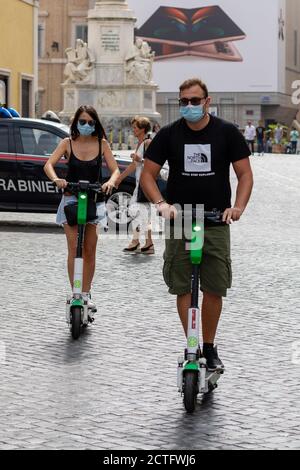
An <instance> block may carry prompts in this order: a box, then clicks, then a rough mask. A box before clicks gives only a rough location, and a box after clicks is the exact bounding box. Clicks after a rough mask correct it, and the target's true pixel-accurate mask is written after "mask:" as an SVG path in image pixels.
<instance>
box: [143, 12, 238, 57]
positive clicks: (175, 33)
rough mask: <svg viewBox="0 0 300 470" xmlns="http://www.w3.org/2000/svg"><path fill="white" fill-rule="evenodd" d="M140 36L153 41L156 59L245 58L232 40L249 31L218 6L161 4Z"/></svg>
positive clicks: (150, 41)
mask: <svg viewBox="0 0 300 470" xmlns="http://www.w3.org/2000/svg"><path fill="white" fill-rule="evenodd" d="M136 36H138V37H141V38H143V39H145V40H147V41H148V42H149V44H150V45H151V47H152V49H153V50H154V51H155V53H156V60H160V59H164V58H169V57H178V56H185V55H195V56H202V57H213V58H216V59H220V60H242V57H241V56H240V55H239V54H238V53H237V50H236V49H234V48H233V45H232V44H231V43H230V41H237V40H239V39H244V38H245V33H244V32H243V31H242V30H241V29H240V28H239V27H238V26H237V25H236V24H235V23H234V22H233V21H232V20H231V19H230V18H229V16H227V15H226V14H225V12H224V11H223V10H222V9H221V8H220V7H218V6H208V7H202V8H191V9H187V8H175V7H159V8H158V9H157V10H156V12H155V13H154V14H153V15H152V16H151V17H150V18H149V19H148V20H147V21H146V23H144V24H143V25H142V26H141V27H140V28H138V29H137V30H136Z"/></svg>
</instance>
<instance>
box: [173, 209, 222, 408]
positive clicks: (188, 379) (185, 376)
mask: <svg viewBox="0 0 300 470" xmlns="http://www.w3.org/2000/svg"><path fill="white" fill-rule="evenodd" d="M184 215H185V217H186V212H185V214H184ZM189 219H192V220H191V222H192V239H191V241H190V244H189V246H188V249H189V251H190V257H191V262H192V266H193V271H192V302H191V308H190V309H189V312H188V333H187V348H186V350H185V354H184V357H179V358H178V369H177V385H178V391H179V392H180V393H181V395H183V402H184V406H185V409H186V411H187V412H188V413H193V412H194V410H195V406H196V402H197V395H198V394H199V393H200V394H208V393H210V392H212V391H213V390H214V389H215V388H217V386H218V385H217V382H218V380H219V379H220V377H221V375H222V374H223V373H224V370H216V371H214V372H209V371H208V370H207V365H206V359H205V358H204V357H203V355H202V352H201V349H200V346H199V332H200V309H199V272H200V265H201V261H202V253H203V244H204V220H205V219H206V220H208V221H210V222H213V223H215V224H220V223H222V213H221V212H220V211H216V210H214V211H213V212H204V211H202V214H201V215H200V216H199V213H197V210H196V209H194V210H193V211H192V217H189Z"/></svg>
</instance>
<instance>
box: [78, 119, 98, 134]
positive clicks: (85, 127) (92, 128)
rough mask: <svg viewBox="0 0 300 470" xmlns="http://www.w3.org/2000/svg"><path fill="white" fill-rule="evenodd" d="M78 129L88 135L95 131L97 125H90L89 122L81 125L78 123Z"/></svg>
mask: <svg viewBox="0 0 300 470" xmlns="http://www.w3.org/2000/svg"><path fill="white" fill-rule="evenodd" d="M77 129H78V130H79V133H80V135H83V136H88V135H92V134H93V132H95V126H90V125H89V124H84V125H81V124H79V122H78V123H77Z"/></svg>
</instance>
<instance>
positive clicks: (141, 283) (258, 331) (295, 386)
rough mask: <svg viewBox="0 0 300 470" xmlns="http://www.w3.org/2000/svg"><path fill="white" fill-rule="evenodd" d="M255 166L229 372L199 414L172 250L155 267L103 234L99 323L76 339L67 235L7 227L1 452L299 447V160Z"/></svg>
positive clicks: (241, 226) (239, 249)
mask: <svg viewBox="0 0 300 470" xmlns="http://www.w3.org/2000/svg"><path fill="white" fill-rule="evenodd" d="M252 163H253V170H254V176H255V188H254V193H253V197H252V200H251V203H250V205H249V207H248V210H247V212H246V214H245V215H244V217H243V218H242V220H241V222H240V223H238V224H235V225H234V226H232V260H233V273H234V282H233V288H232V289H231V291H230V293H229V296H228V298H227V299H226V300H225V301H224V310H223V315H222V319H221V323H220V327H219V331H218V341H217V342H218V346H219V353H220V357H221V358H222V360H223V362H224V363H225V366H226V373H225V375H224V376H223V377H222V378H221V380H220V382H219V388H218V389H217V390H216V391H215V392H214V393H213V394H211V395H210V396H208V397H207V398H205V399H204V400H203V401H201V399H200V398H199V402H198V405H197V409H196V412H195V413H194V414H193V415H187V414H186V412H185V410H184V406H183V402H182V398H181V397H180V395H179V394H178V392H177V386H176V370H177V357H178V356H179V355H180V354H181V353H182V351H183V349H184V347H185V340H184V336H183V332H182V329H181V325H180V323H179V319H178V317H177V313H176V306H175V298H174V297H172V296H170V295H169V294H168V293H167V288H166V286H165V285H164V283H163V280H162V275H161V268H162V254H163V248H164V243H163V241H162V240H158V241H157V242H156V255H155V256H153V257H146V256H144V257H142V255H136V256H126V255H123V253H122V248H123V247H124V246H125V244H126V243H127V242H126V240H116V239H113V238H111V237H110V236H109V235H107V234H106V235H103V236H101V239H100V242H99V245H98V251H97V274H96V277H95V281H94V287H93V293H94V294H93V299H94V300H95V301H96V304H97V306H98V313H97V314H96V322H95V323H94V324H93V325H92V326H91V327H89V328H88V329H87V330H86V331H85V332H84V334H83V335H82V336H81V337H80V339H79V340H78V341H73V340H72V338H71V335H70V333H69V331H68V327H67V325H66V323H65V296H66V293H67V292H68V284H67V279H66V278H67V275H66V241H65V237H64V235H63V232H62V231H61V230H59V229H53V230H52V229H51V228H49V229H46V228H41V227H40V228H38V227H34V226H32V227H25V226H24V227H14V226H4V225H1V226H0V246H1V251H0V269H1V277H2V282H1V298H2V314H1V330H0V376H1V382H0V449H107V450H108V449H109V450H113V449H129V450H131V449H164V450H175V449H176V450H183V449H299V448H300V388H299V378H300V333H299V314H300V281H299V270H300V236H299V233H300V232H299V229H300V217H299V207H300V189H299V188H300V186H299V181H300V156H266V157H254V158H253V159H252ZM6 216H7V220H15V219H16V218H17V217H18V216H17V215H15V214H8V215H7V214H1V213H0V222H1V221H2V222H3V221H4V220H6V219H5V218H6ZM34 217H36V216H33V217H32V216H31V215H30V214H27V215H26V217H25V218H26V219H27V220H31V221H32V220H35V219H34ZM53 219H54V218H53V215H50V216H42V218H41V219H39V220H51V221H52V220H53Z"/></svg>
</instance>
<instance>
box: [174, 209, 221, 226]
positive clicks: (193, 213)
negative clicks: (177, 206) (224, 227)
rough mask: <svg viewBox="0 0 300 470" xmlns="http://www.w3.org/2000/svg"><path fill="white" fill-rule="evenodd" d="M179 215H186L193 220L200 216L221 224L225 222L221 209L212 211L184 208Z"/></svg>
mask: <svg viewBox="0 0 300 470" xmlns="http://www.w3.org/2000/svg"><path fill="white" fill-rule="evenodd" d="M178 216H181V217H186V218H189V219H192V220H196V219H197V218H199V217H204V220H207V221H210V222H214V223H216V224H218V223H219V224H220V223H222V222H223V212H221V211H219V210H217V209H216V210H212V211H199V209H192V210H183V211H181V212H179V213H178Z"/></svg>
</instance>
